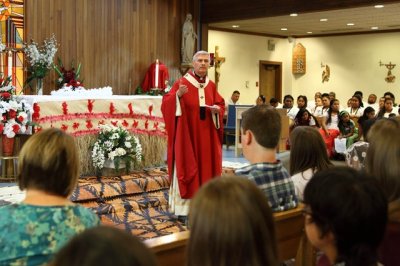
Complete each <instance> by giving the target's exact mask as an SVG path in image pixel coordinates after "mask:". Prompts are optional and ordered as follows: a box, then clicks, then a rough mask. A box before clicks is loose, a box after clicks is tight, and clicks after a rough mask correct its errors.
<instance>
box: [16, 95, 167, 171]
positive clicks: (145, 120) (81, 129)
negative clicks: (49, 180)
mask: <svg viewBox="0 0 400 266" xmlns="http://www.w3.org/2000/svg"><path fill="white" fill-rule="evenodd" d="M21 97H23V98H24V99H26V100H27V101H28V103H30V104H32V106H33V114H32V121H33V122H34V123H35V124H36V126H35V127H34V131H35V132H37V131H39V130H42V129H46V128H50V127H56V128H60V129H62V130H64V131H66V132H67V133H69V134H71V135H73V136H75V139H76V141H77V145H78V148H79V153H80V154H79V156H80V159H81V174H82V175H93V174H94V173H95V169H94V168H93V166H92V161H91V145H92V144H93V143H94V142H95V141H96V137H97V133H98V132H99V129H98V126H99V125H101V124H110V125H115V126H117V125H120V126H123V127H125V128H126V129H128V130H129V131H130V132H132V134H134V135H137V136H138V137H139V140H140V142H141V144H142V148H143V155H144V161H143V162H142V165H140V166H138V168H142V167H149V166H154V165H160V164H163V163H164V157H165V152H166V143H167V141H166V132H165V126H164V120H163V118H162V114H161V101H162V97H161V96H141V95H137V96H122V95H116V96H112V97H107V98H104V97H98V98H96V97H90V98H85V97H80V96H76V97H68V98H67V97H60V96H49V95H43V96H21Z"/></svg>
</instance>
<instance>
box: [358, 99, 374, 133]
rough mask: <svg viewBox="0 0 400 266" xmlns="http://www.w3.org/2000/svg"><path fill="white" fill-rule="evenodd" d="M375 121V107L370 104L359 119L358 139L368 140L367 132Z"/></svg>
mask: <svg viewBox="0 0 400 266" xmlns="http://www.w3.org/2000/svg"><path fill="white" fill-rule="evenodd" d="M374 122H375V109H374V108H372V107H370V106H368V107H366V108H365V109H364V113H363V115H362V116H361V117H360V118H359V119H358V139H357V140H360V139H361V138H363V139H364V140H365V141H367V133H368V131H369V129H370V128H371V126H372V125H373V124H374Z"/></svg>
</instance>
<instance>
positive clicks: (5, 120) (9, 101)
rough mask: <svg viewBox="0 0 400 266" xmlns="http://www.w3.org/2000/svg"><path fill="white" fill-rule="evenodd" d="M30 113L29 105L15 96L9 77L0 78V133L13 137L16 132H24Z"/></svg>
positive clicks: (28, 123) (28, 122)
mask: <svg viewBox="0 0 400 266" xmlns="http://www.w3.org/2000/svg"><path fill="white" fill-rule="evenodd" d="M31 113H32V107H31V105H30V104H28V103H27V102H26V101H25V100H18V99H17V98H16V96H15V87H14V86H12V85H11V77H8V78H6V79H1V78H0V114H1V117H0V119H1V121H0V134H4V135H6V136H7V137H8V138H14V137H15V135H16V134H17V133H25V131H26V129H27V126H28V125H30V121H29V119H28V117H29V115H30V114H31Z"/></svg>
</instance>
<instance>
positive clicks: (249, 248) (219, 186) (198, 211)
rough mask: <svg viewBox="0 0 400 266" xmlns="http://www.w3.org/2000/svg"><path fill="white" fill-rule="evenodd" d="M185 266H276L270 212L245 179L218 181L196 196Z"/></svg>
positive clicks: (205, 187) (258, 192) (273, 230)
mask: <svg viewBox="0 0 400 266" xmlns="http://www.w3.org/2000/svg"><path fill="white" fill-rule="evenodd" d="M189 228H190V239H189V243H188V249H187V259H188V263H187V265H188V266H197V265H199V266H200V265H201V266H213V265H219V266H231V265H260V266H261V265H263V266H272V265H274V266H275V265H277V247H276V242H275V229H274V220H273V217H272V211H271V208H270V207H269V204H268V200H267V198H266V197H265V195H264V194H263V193H262V191H261V190H260V189H259V188H258V187H257V186H256V185H255V184H254V183H253V182H251V181H249V180H247V179H246V178H244V177H220V178H215V179H213V180H212V181H209V182H208V183H206V184H205V185H204V186H203V187H201V188H200V190H199V191H198V192H197V194H196V195H195V197H194V199H193V200H192V202H191V204H190V211H189Z"/></svg>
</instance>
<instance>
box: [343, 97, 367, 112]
mask: <svg viewBox="0 0 400 266" xmlns="http://www.w3.org/2000/svg"><path fill="white" fill-rule="evenodd" d="M362 104H363V103H362V99H361V97H360V96H359V95H353V96H352V97H351V106H350V107H348V108H346V111H347V112H348V113H349V115H350V118H354V117H360V116H362V114H363V112H364V108H363V107H362Z"/></svg>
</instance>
